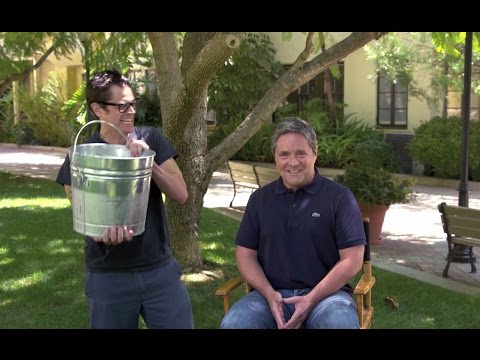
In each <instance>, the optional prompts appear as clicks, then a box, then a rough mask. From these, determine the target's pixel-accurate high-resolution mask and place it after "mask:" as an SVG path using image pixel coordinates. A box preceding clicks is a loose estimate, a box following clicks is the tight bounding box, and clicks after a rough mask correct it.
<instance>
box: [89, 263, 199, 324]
mask: <svg viewBox="0 0 480 360" xmlns="http://www.w3.org/2000/svg"><path fill="white" fill-rule="evenodd" d="M180 276H181V268H180V265H179V264H178V263H177V261H176V260H174V259H172V260H171V261H168V262H167V263H166V264H162V265H161V266H160V267H158V268H155V269H153V270H148V271H137V272H108V273H97V272H86V274H85V294H86V296H87V298H88V307H89V314H90V327H91V328H92V329H136V328H137V327H138V320H139V317H140V315H141V316H142V317H143V320H144V321H145V324H146V325H147V327H148V328H149V329H193V314H192V305H191V303H190V297H189V296H188V292H187V289H186V287H185V285H184V284H183V282H182V281H181V280H180Z"/></svg>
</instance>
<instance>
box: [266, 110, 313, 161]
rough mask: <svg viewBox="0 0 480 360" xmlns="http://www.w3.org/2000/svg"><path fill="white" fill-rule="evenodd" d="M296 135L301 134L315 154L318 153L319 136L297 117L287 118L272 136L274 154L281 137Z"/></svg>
mask: <svg viewBox="0 0 480 360" xmlns="http://www.w3.org/2000/svg"><path fill="white" fill-rule="evenodd" d="M288 133H295V134H300V135H303V136H304V137H305V139H307V142H308V145H309V146H310V147H311V148H312V151H313V152H314V153H315V152H316V151H317V134H315V130H314V129H313V128H312V126H311V125H310V124H309V123H308V122H306V121H305V120H303V119H300V118H297V117H287V118H284V119H283V120H282V122H281V123H279V124H278V125H277V127H276V128H275V131H274V132H273V135H272V152H273V154H275V148H276V147H277V141H278V138H279V137H280V136H281V135H284V134H288Z"/></svg>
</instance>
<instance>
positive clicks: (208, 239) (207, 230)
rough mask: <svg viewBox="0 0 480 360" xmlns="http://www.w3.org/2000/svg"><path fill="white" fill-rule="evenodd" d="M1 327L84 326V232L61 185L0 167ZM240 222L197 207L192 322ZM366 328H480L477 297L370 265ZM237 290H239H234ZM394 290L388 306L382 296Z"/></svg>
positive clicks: (210, 313) (205, 314)
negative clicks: (393, 302) (198, 263)
mask: <svg viewBox="0 0 480 360" xmlns="http://www.w3.org/2000/svg"><path fill="white" fill-rule="evenodd" d="M0 184H1V186H0V327H1V328H48V329H53V328H86V327H88V316H87V305H86V300H85V295H84V293H83V272H84V264H83V239H82V237H81V236H80V235H78V234H76V233H74V232H73V230H72V213H71V208H70V204H69V202H68V200H67V199H66V197H65V194H64V191H63V188H62V187H61V186H60V185H58V184H55V183H54V182H52V181H49V180H39V179H32V178H28V177H21V176H15V175H10V174H5V173H0ZM237 228H238V222H237V221H235V220H233V219H230V218H228V217H225V216H223V215H221V214H219V213H217V212H215V211H213V210H210V209H203V213H202V218H201V223H200V243H201V249H202V256H203V258H204V260H205V263H206V264H207V265H208V267H209V268H210V269H211V272H208V271H207V272H205V273H203V274H185V275H186V276H185V283H186V285H187V287H188V290H189V292H190V296H191V299H192V304H193V311H194V316H195V327H196V328H202V329H214V328H218V326H219V324H220V320H221V318H222V315H223V312H222V303H221V300H220V299H218V298H216V297H215V296H214V292H215V289H216V288H217V287H218V286H219V285H220V284H221V283H222V282H223V281H224V279H223V278H220V277H219V275H221V274H223V276H224V277H225V278H229V277H231V276H233V275H234V274H236V266H235V260H234V255H233V254H234V238H235V233H236V230H237ZM373 272H374V275H375V277H376V278H377V283H376V285H375V288H374V295H373V303H374V306H375V322H374V324H373V327H372V328H377V329H382V328H424V329H426V328H476V329H478V328H480V312H479V311H478V309H480V297H473V296H468V295H464V294H459V293H456V292H453V291H449V290H445V289H442V288H439V287H435V286H432V285H429V284H425V283H422V282H419V281H416V280H413V279H410V278H406V277H403V276H401V275H397V274H394V273H390V272H387V271H382V270H380V269H377V268H374V270H373ZM240 295H241V293H240V292H238V294H237V296H240ZM387 296H389V297H395V298H397V299H398V300H399V303H400V306H399V307H398V308H397V309H392V308H390V306H389V304H387V303H386V302H385V301H384V299H385V297H387Z"/></svg>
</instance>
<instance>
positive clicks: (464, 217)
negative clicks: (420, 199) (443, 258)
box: [438, 202, 480, 278]
mask: <svg viewBox="0 0 480 360" xmlns="http://www.w3.org/2000/svg"><path fill="white" fill-rule="evenodd" d="M438 211H440V213H441V214H442V215H441V216H442V225H443V231H444V232H445V233H446V234H447V243H448V255H447V265H446V266H445V269H444V270H443V274H442V276H443V277H444V278H448V269H449V268H450V263H451V262H452V260H453V245H455V244H457V245H464V246H468V247H469V262H470V266H471V271H470V272H471V273H476V272H477V268H476V267H475V264H474V262H475V258H474V256H473V247H474V246H478V247H480V210H477V209H471V208H467V207H463V206H454V205H447V204H446V203H444V202H443V203H441V204H440V205H438Z"/></svg>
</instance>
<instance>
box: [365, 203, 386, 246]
mask: <svg viewBox="0 0 480 360" xmlns="http://www.w3.org/2000/svg"><path fill="white" fill-rule="evenodd" d="M358 206H359V207H360V211H361V213H362V217H368V218H369V219H370V245H381V244H382V243H383V239H382V226H383V220H384V219H385V213H386V212H387V210H388V206H386V205H366V204H361V203H359V204H358Z"/></svg>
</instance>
